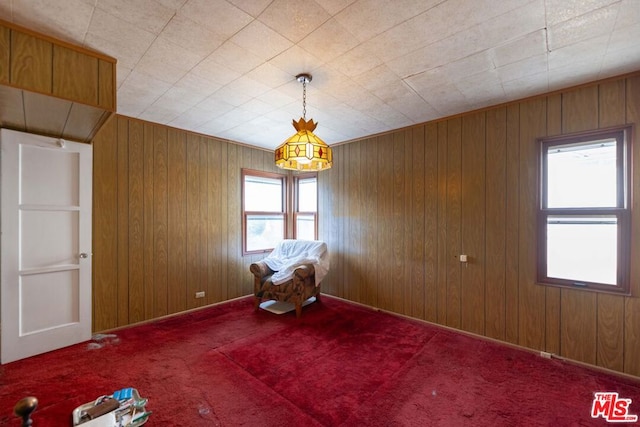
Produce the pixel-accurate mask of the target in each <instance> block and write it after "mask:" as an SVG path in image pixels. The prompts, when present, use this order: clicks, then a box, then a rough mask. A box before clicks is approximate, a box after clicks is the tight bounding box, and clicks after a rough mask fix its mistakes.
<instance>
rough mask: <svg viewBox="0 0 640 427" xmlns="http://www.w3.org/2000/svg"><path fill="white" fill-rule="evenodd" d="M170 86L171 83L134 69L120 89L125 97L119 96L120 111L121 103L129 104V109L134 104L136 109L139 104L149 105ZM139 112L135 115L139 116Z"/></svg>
mask: <svg viewBox="0 0 640 427" xmlns="http://www.w3.org/2000/svg"><path fill="white" fill-rule="evenodd" d="M170 88H171V85H170V84H168V83H166V82H163V81H161V80H158V79H155V78H153V77H151V76H148V75H146V74H142V73H139V72H136V71H135V70H134V71H132V72H131V73H130V74H129V77H128V78H127V79H126V80H125V81H124V82H123V83H122V85H121V86H120V88H119V89H118V92H119V93H123V94H124V96H123V97H118V112H120V107H121V105H122V106H127V107H128V108H127V111H129V109H130V108H131V107H132V106H135V109H136V110H137V109H138V107H137V106H138V105H146V106H149V105H151V104H153V103H154V102H156V100H157V99H158V98H160V97H161V96H162V95H163V94H164V93H165V92H167V91H168V90H169V89H170ZM144 110H145V108H142V109H141V110H140V112H141V111H144ZM123 114H125V113H123ZM137 114H139V113H137ZM137 114H135V115H134V117H137Z"/></svg>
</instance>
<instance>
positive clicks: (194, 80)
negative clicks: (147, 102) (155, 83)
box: [171, 72, 222, 99]
mask: <svg viewBox="0 0 640 427" xmlns="http://www.w3.org/2000/svg"><path fill="white" fill-rule="evenodd" d="M221 87H222V85H221V84H218V83H215V82H213V81H211V80H209V79H205V78H202V77H200V76H198V75H196V74H194V73H192V72H189V73H187V74H185V75H184V76H183V77H182V78H181V79H180V80H179V81H178V82H177V83H176V84H175V85H173V87H172V88H171V89H172V91H176V92H177V93H180V92H188V93H196V92H197V93H198V96H200V97H202V99H205V98H206V97H207V96H209V95H211V94H212V93H214V92H215V91H217V90H218V89H220V88H221Z"/></svg>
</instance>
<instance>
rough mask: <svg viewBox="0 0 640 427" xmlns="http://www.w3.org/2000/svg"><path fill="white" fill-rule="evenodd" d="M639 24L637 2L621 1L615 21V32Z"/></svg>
mask: <svg viewBox="0 0 640 427" xmlns="http://www.w3.org/2000/svg"><path fill="white" fill-rule="evenodd" d="M639 23H640V4H638V1H637V0H622V1H621V2H620V8H619V11H618V19H617V21H616V30H620V29H622V28H625V27H628V26H634V25H637V24H639Z"/></svg>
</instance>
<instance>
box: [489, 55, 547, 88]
mask: <svg viewBox="0 0 640 427" xmlns="http://www.w3.org/2000/svg"><path fill="white" fill-rule="evenodd" d="M548 68H549V57H548V55H547V54H546V53H543V54H540V55H537V56H532V57H530V58H526V59H523V60H522V61H518V62H512V63H510V64H507V65H503V66H502V67H499V68H497V69H496V73H497V75H498V76H499V77H500V81H502V82H503V83H504V82H508V81H511V80H517V79H522V78H524V77H527V76H530V75H535V74H540V73H544V72H546V71H547V70H548Z"/></svg>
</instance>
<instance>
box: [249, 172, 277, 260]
mask: <svg viewBox="0 0 640 427" xmlns="http://www.w3.org/2000/svg"><path fill="white" fill-rule="evenodd" d="M286 178H287V177H286V175H280V174H275V173H267V172H257V171H247V170H243V171H242V202H243V212H242V217H243V231H244V233H243V236H244V239H243V240H244V242H243V243H244V245H243V246H244V252H245V253H255V252H264V251H267V250H270V249H273V248H274V247H275V245H276V243H278V242H279V241H280V240H282V239H284V237H285V231H286V224H287V222H286V206H285V203H286Z"/></svg>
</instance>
